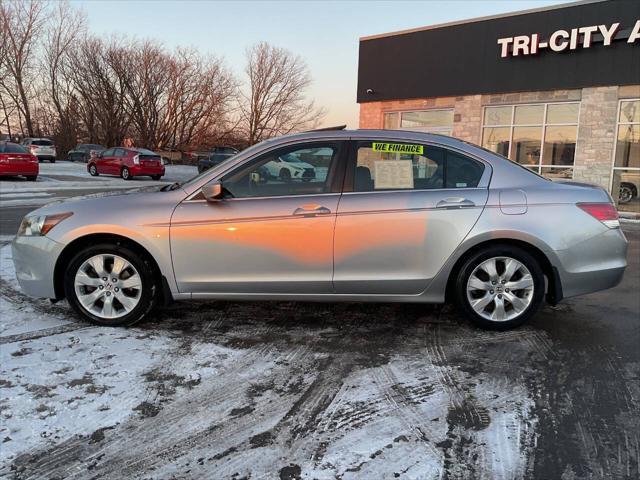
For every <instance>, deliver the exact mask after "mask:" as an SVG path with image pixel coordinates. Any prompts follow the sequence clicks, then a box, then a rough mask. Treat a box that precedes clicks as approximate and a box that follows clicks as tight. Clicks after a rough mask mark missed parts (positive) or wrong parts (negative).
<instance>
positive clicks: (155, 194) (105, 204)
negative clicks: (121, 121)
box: [29, 185, 185, 215]
mask: <svg viewBox="0 0 640 480" xmlns="http://www.w3.org/2000/svg"><path fill="white" fill-rule="evenodd" d="M162 187H163V185H153V186H148V187H138V188H132V189H130V190H116V191H113V190H111V191H105V192H97V193H90V194H87V195H79V196H77V197H71V198H66V199H64V200H58V201H55V202H51V203H48V204H46V205H44V206H43V207H40V208H38V209H37V210H34V211H33V212H30V213H29V215H50V214H54V213H61V212H70V211H71V212H77V211H80V210H94V211H95V212H100V211H104V210H105V209H108V210H109V211H110V212H114V211H119V212H126V211H127V210H132V209H136V208H145V205H148V204H149V202H159V203H161V202H163V201H164V200H166V201H168V202H170V203H177V202H179V201H180V199H182V198H183V197H184V195H185V192H184V190H182V189H177V190H173V191H161V188H162ZM176 198H177V200H176Z"/></svg>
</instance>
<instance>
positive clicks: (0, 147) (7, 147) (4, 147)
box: [0, 143, 29, 153]
mask: <svg viewBox="0 0 640 480" xmlns="http://www.w3.org/2000/svg"><path fill="white" fill-rule="evenodd" d="M0 153H29V152H27V149H26V148H24V147H23V146H21V145H18V144H16V143H0Z"/></svg>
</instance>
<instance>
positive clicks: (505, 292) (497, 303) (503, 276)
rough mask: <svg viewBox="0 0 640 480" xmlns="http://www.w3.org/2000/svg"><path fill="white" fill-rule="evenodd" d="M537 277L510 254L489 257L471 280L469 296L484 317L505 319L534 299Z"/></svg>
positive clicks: (476, 309) (472, 275)
mask: <svg viewBox="0 0 640 480" xmlns="http://www.w3.org/2000/svg"><path fill="white" fill-rule="evenodd" d="M533 288H534V281H533V276H532V275H531V272H530V271H529V269H528V268H527V267H526V266H525V265H524V264H523V263H522V262H520V261H518V260H516V259H514V258H510V257H493V258H489V259H487V260H485V261H483V262H482V263H480V265H478V266H477V267H476V268H475V269H474V270H473V272H472V273H471V275H470V276H469V279H468V280H467V299H468V301H469V305H471V308H473V310H474V311H475V312H476V313H477V314H478V315H480V316H481V317H483V318H485V319H487V320H491V321H494V322H505V321H508V320H512V319H514V318H516V317H518V316H519V315H521V314H522V313H523V312H524V311H525V310H526V309H527V308H528V307H529V305H530V304H531V302H532V299H533Z"/></svg>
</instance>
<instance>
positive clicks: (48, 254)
mask: <svg viewBox="0 0 640 480" xmlns="http://www.w3.org/2000/svg"><path fill="white" fill-rule="evenodd" d="M11 247H12V253H13V264H14V265H15V268H16V277H17V278H18V283H19V284H20V287H21V288H22V290H23V291H24V293H26V294H27V295H30V296H32V297H39V298H55V297H56V293H55V288H54V283H53V271H54V269H55V266H56V261H57V260H58V256H59V255H60V252H62V249H63V248H64V245H63V244H61V243H58V242H56V241H54V240H51V239H50V238H48V237H16V238H15V239H14V241H13V243H12V245H11Z"/></svg>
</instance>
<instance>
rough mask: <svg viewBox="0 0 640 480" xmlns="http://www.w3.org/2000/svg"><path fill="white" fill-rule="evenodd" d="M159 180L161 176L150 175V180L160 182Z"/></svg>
mask: <svg viewBox="0 0 640 480" xmlns="http://www.w3.org/2000/svg"><path fill="white" fill-rule="evenodd" d="M160 178H162V175H151V180H160Z"/></svg>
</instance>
